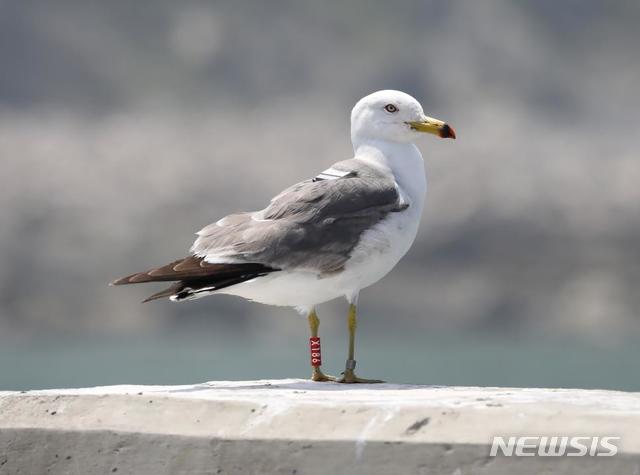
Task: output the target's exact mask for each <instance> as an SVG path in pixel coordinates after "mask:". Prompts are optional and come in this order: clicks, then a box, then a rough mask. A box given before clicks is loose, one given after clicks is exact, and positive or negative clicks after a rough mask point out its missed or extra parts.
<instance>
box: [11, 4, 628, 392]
mask: <svg viewBox="0 0 640 475" xmlns="http://www.w3.org/2000/svg"><path fill="white" fill-rule="evenodd" d="M639 22H640V3H638V2H631V1H629V2H624V1H623V2H602V1H599V0H579V1H578V0H568V1H564V2H555V1H551V0H540V1H536V2H519V1H507V0H492V1H485V2H462V1H430V0H425V1H402V2H386V1H382V0H377V1H364V0H358V1H353V2H337V1H329V2H314V1H311V0H306V1H293V0H288V1H286V0H281V1H272V2H261V1H259V0H250V1H244V2H233V1H220V2H204V1H202V2H195V1H182V2H173V1H168V0H165V1H156V2H151V1H146V2H142V1H140V2H130V1H124V0H112V1H109V2H93V1H91V2H75V1H70V0H60V1H57V2H40V1H36V0H33V1H31V0H19V1H18V0H16V1H11V0H4V1H0V61H1V64H2V68H1V69H0V164H1V171H0V203H1V204H2V212H1V213H0V389H29V388H44V387H62V386H86V385H104V384H115V383H148V384H152V383H157V384H170V383H194V382H199V381H206V380H213V379H259V378H280V377H307V376H308V375H309V373H310V371H309V367H308V350H307V344H308V343H307V342H308V340H307V338H308V330H307V323H306V321H305V319H302V318H300V317H299V316H298V315H297V314H296V313H295V312H293V311H292V310H290V309H281V308H274V307H266V306H260V305H257V304H252V303H249V302H245V301H242V300H240V299H237V298H234V297H228V296H218V297H215V298H208V299H203V300H199V301H195V302H188V303H184V304H180V305H177V304H173V303H170V302H167V301H161V302H154V303H150V304H145V305H141V304H140V303H139V302H140V301H141V300H142V299H143V298H144V297H146V296H147V295H149V294H150V293H152V292H154V291H155V290H157V289H158V287H154V286H152V285H147V286H131V287H127V288H111V287H108V286H107V283H108V282H109V281H111V280H113V279H114V278H116V277H120V276H121V275H123V274H127V273H131V272H134V271H140V270H144V269H146V268H149V267H153V266H155V265H157V264H163V263H165V262H168V261H170V260H173V259H174V258H177V257H182V256H184V255H185V253H186V251H187V249H188V248H189V246H190V245H191V243H192V241H193V239H194V236H193V232H195V231H196V230H198V229H200V228H201V227H202V226H204V225H206V224H208V223H209V222H211V221H214V220H217V219H218V218H220V217H221V216H223V215H225V214H227V213H230V212H234V211H239V210H255V209H260V208H262V207H264V205H265V204H266V203H267V202H268V200H269V199H270V198H271V197H272V196H273V195H274V194H275V193H276V192H279V191H280V190H281V189H282V188H284V187H285V186H288V185H290V184H291V183H293V182H296V181H299V180H301V179H306V178H308V177H311V176H314V175H315V174H316V173H317V172H319V171H321V170H323V169H325V168H326V167H327V166H328V165H330V164H331V163H333V162H335V161H337V160H341V159H346V158H349V157H351V153H352V150H351V145H350V140H349V112H350V110H351V107H352V106H353V104H354V103H355V102H356V101H357V100H358V99H359V98H360V97H362V96H364V95H366V94H368V93H370V92H373V91H375V90H378V89H385V88H392V89H401V90H404V91H406V92H408V93H410V94H412V95H414V96H415V97H416V98H418V99H419V100H420V101H421V102H422V104H423V106H424V108H425V111H426V112H427V114H429V115H431V116H434V117H438V118H441V119H444V120H446V121H448V122H450V123H451V124H452V125H453V126H454V127H455V128H456V131H457V133H458V140H456V141H455V142H454V141H444V140H437V139H436V138H433V137H432V138H431V139H430V138H425V140H424V141H423V142H422V143H421V144H420V147H421V149H422V151H423V154H424V156H425V160H426V165H427V174H428V182H429V192H428V197H427V203H426V209H425V212H424V216H423V223H422V227H421V231H420V233H419V236H418V238H417V241H416V243H415V244H414V246H413V248H412V249H411V251H410V252H409V254H408V256H407V257H405V259H404V260H403V261H401V263H400V264H399V265H398V267H397V268H396V269H395V270H394V271H393V272H392V273H391V274H390V275H389V276H388V277H387V278H385V279H384V280H383V281H381V282H379V283H378V284H376V285H375V286H373V287H371V288H369V289H367V290H365V291H364V292H363V293H362V294H361V305H360V315H361V318H360V326H359V335H358V341H357V347H358V348H357V354H358V361H359V368H360V373H362V376H365V377H378V378H383V379H386V380H389V381H393V382H415V383H426V384H438V385H439V384H456V385H483V386H487V385H505V386H509V385H510V386H559V387H586V388H617V389H626V390H640V377H639V371H638V366H637V363H638V361H640V345H638V337H639V336H640V291H639V284H640V248H639V243H640V212H639V211H640V210H639V204H640V163H639V156H638V149H639V139H638V135H639V133H640V128H639V126H638V124H639V116H638V110H639V109H640V94H638V85H639V84H640V53H639V49H638V45H639V44H640V32H639V30H638V24H639ZM319 315H320V318H321V322H322V325H321V335H322V337H323V350H324V352H323V353H324V354H323V356H324V360H325V369H326V371H327V372H330V373H331V372H333V373H339V372H340V369H341V368H342V367H343V365H344V358H345V354H346V343H347V332H346V323H345V316H346V305H345V304H344V302H334V303H330V304H326V305H323V306H321V307H320V309H319Z"/></svg>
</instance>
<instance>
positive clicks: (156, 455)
mask: <svg viewBox="0 0 640 475" xmlns="http://www.w3.org/2000/svg"><path fill="white" fill-rule="evenodd" d="M494 435H501V436H512V435H516V436H517V435H521V436H522V435H524V436H529V435H535V436H544V435H546V436H565V435H566V436H571V435H580V436H615V437H620V438H621V439H620V441H619V442H618V443H617V445H618V447H619V451H618V454H617V455H615V456H613V457H598V456H585V457H567V456H564V457H504V456H498V457H491V456H489V447H490V444H491V440H492V437H493V436H494ZM116 472H117V473H119V474H121V473H125V474H128V473H131V474H164V473H166V474H182V473H184V474H187V473H188V474H210V473H211V474H216V473H222V474H299V475H304V474H320V473H322V474H326V473H327V472H329V473H333V474H342V473H345V474H346V473H349V474H360V473H362V474H378V473H380V474H403V473H419V474H440V473H445V474H465V473H487V474H488V473H491V474H502V473H504V474H510V473H521V474H527V473H531V474H534V473H535V474H537V473H541V472H544V473H580V474H591V473H593V474H596V473H597V474H601V473H640V393H623V392H615V391H588V390H573V389H503V388H502V389H501V388H463V387H453V388H452V387H433V386H407V385H390V384H384V385H357V386H344V385H338V384H335V383H311V382H306V381H301V380H281V381H248V382H211V383H205V384H200V385H190V386H170V387H159V386H112V387H103V388H90V389H69V390H47V391H30V392H26V393H15V392H0V474H2V475H4V474H17V473H19V474H44V473H53V474H55V473H60V474H62V473H79V474H86V475H92V474H105V473H116Z"/></svg>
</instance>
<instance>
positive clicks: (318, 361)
mask: <svg viewBox="0 0 640 475" xmlns="http://www.w3.org/2000/svg"><path fill="white" fill-rule="evenodd" d="M309 349H310V350H311V366H321V365H322V351H321V350H320V337H319V336H312V337H311V338H309Z"/></svg>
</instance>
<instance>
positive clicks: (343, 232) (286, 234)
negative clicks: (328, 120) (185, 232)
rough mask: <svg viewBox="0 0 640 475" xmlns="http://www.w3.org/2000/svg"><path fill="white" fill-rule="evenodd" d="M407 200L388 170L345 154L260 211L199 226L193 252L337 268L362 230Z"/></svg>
mask: <svg viewBox="0 0 640 475" xmlns="http://www.w3.org/2000/svg"><path fill="white" fill-rule="evenodd" d="M407 206H408V205H407V204H405V203H404V202H403V201H402V200H401V198H400V195H399V193H398V190H397V187H396V184H395V181H394V179H393V176H392V175H390V174H386V173H384V172H382V171H380V170H378V169H376V168H374V167H372V166H370V165H367V164H365V163H364V162H362V161H360V160H358V159H351V160H345V161H342V162H338V163H336V164H334V165H333V166H332V167H331V168H330V169H328V170H326V171H325V172H323V173H321V174H320V175H318V176H317V177H316V178H314V179H312V180H306V181H303V182H300V183H297V184H296V185H293V186H291V187H290V188H288V189H286V190H284V191H283V192H282V193H280V194H279V195H278V196H276V197H275V198H273V200H271V203H270V204H269V206H268V207H267V208H265V209H263V210H261V211H257V212H254V213H241V214H233V215H229V216H227V217H225V218H223V219H221V220H220V221H218V222H217V223H213V224H210V225H209V226H207V227H205V228H203V229H202V230H200V231H199V232H198V233H197V234H198V239H197V240H196V242H195V243H194V245H193V247H192V248H191V252H192V253H193V254H195V255H196V256H200V257H203V258H204V259H205V260H206V261H208V262H237V263H243V262H244V263H259V264H263V265H268V266H270V267H273V268H278V269H305V270H312V271H316V272H319V273H329V272H335V271H339V270H340V269H342V267H343V266H344V264H345V263H346V262H347V260H348V259H349V257H350V255H351V252H352V251H353V249H354V248H355V247H356V245H357V243H358V241H359V240H360V236H361V235H362V233H363V232H364V231H366V230H367V229H369V228H371V227H372V226H374V225H375V224H377V223H378V222H379V221H381V220H382V219H384V218H385V217H386V216H387V215H388V214H389V213H393V212H397V211H402V210H403V209H406V208H407Z"/></svg>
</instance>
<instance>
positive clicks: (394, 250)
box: [219, 144, 426, 307]
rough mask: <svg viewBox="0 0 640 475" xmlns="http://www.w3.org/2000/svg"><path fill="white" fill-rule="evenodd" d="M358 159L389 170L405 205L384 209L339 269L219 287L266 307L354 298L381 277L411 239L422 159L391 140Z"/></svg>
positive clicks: (421, 189)
mask: <svg viewBox="0 0 640 475" xmlns="http://www.w3.org/2000/svg"><path fill="white" fill-rule="evenodd" d="M367 152H369V153H367V154H366V155H365V156H364V157H365V158H364V159H365V160H366V161H367V162H369V163H375V164H376V165H377V166H380V167H384V168H386V169H387V171H389V172H391V173H393V176H394V178H395V181H396V184H397V186H398V191H399V193H400V196H401V198H402V199H403V200H404V201H405V202H406V203H407V204H408V205H409V207H408V208H406V209H405V210H403V211H399V212H394V213H389V215H388V216H387V217H385V219H383V220H382V221H380V222H379V223H377V224H376V225H374V226H373V227H372V228H371V229H368V230H367V231H365V232H364V233H363V234H362V237H361V238H360V241H359V242H358V244H357V246H356V247H355V248H354V250H353V252H352V254H351V258H350V259H349V261H347V263H346V265H345V267H344V270H343V271H341V272H336V273H334V274H330V275H324V276H319V275H318V274H317V273H314V272H306V271H292V272H291V271H281V272H274V273H272V274H268V275H266V276H263V277H258V278H256V279H254V280H251V281H247V282H244V283H242V284H239V285H234V286H232V287H228V288H226V289H223V290H221V291H219V292H220V293H227V294H231V295H237V296H240V297H244V298H246V299H249V300H254V301H256V302H260V303H265V304H268V305H281V306H291V307H311V306H313V305H316V304H320V303H323V302H326V301H329V300H332V299H335V298H337V297H342V296H347V297H350V296H354V295H357V293H358V291H359V290H361V289H363V288H365V287H368V286H370V285H371V284H374V283H375V282H377V281H378V280H380V279H381V278H383V277H384V276H385V275H386V274H387V273H388V272H389V271H390V270H391V269H393V268H394V267H395V265H396V264H397V263H398V261H399V260H400V259H401V258H402V256H404V254H405V253H406V252H407V251H408V250H409V248H410V247H411V244H412V243H413V241H414V240H415V237H416V234H417V232H418V227H419V224H420V217H421V215H422V209H423V205H424V195H425V192H426V180H425V174H424V162H423V160H422V156H421V155H420V152H419V151H418V149H417V148H416V147H415V146H413V145H408V146H407V145H400V144H397V145H396V144H393V145H392V146H390V147H388V148H387V149H385V150H382V151H379V153H371V152H370V151H367Z"/></svg>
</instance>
